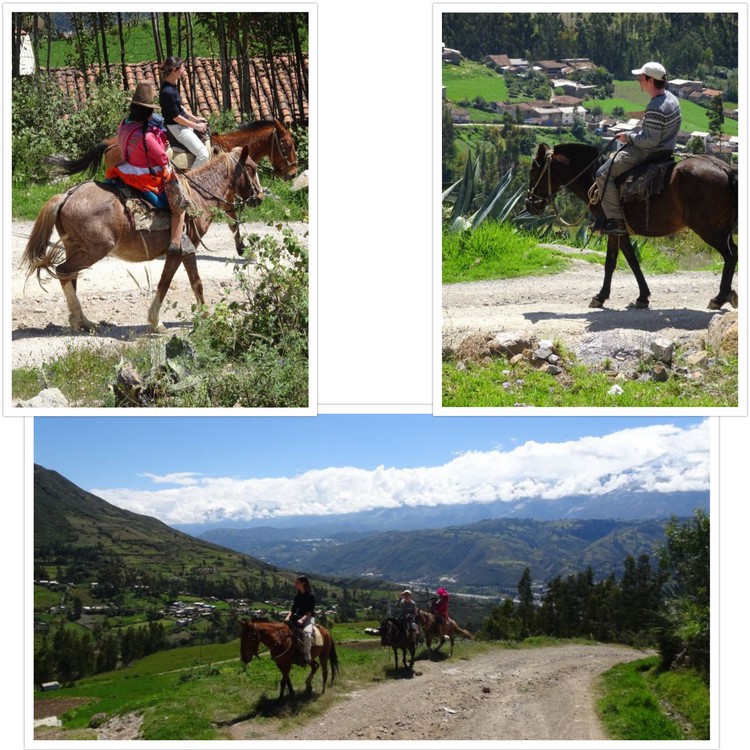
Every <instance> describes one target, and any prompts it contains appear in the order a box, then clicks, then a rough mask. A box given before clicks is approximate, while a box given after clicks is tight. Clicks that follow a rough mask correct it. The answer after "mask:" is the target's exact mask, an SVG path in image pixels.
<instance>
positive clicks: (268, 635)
mask: <svg viewBox="0 0 750 750" xmlns="http://www.w3.org/2000/svg"><path fill="white" fill-rule="evenodd" d="M416 623H417V625H418V627H419V632H421V633H422V634H423V636H424V639H425V642H426V643H427V648H428V649H430V650H431V649H432V642H433V641H434V640H436V641H438V644H437V647H436V648H435V651H438V650H439V649H440V647H441V646H442V645H443V643H444V641H445V639H446V638H447V639H449V640H450V644H451V650H450V653H451V655H452V654H453V644H454V641H455V639H456V636H459V635H460V636H462V637H464V638H473V636H472V635H471V633H469V632H468V631H467V630H464V629H463V628H461V627H459V626H458V624H457V623H456V621H455V620H453V619H451V618H448V621H447V622H445V623H441V622H439V621H438V620H437V619H436V618H435V616H434V615H433V614H432V613H431V612H426V611H424V610H421V609H420V610H417V617H416ZM315 627H316V628H317V629H318V631H319V633H320V636H321V639H322V644H321V645H315V644H313V646H312V648H311V650H310V657H311V663H310V674H308V675H307V679H306V680H305V687H306V690H307V692H308V693H310V692H312V682H313V677H315V674H316V673H317V671H318V669H320V670H321V672H322V675H323V690H322V692H324V693H325V691H326V684H327V683H328V682H329V665H330V684H333V680H334V678H335V677H336V675H338V672H339V659H338V655H337V653H336V645H335V644H334V642H333V638H332V637H331V633H330V631H329V630H328V629H327V628H324V627H323V626H322V625H316V626H315ZM379 633H380V637H381V644H382V645H383V646H390V647H391V648H393V653H394V657H395V660H396V669H398V651H399V650H402V652H403V665H404V668H407V664H406V652H407V651H408V652H409V654H410V662H409V665H408V668H411V667H413V666H414V654H415V651H416V647H417V642H418V631H417V630H412V629H408V628H403V627H402V626H401V625H400V624H399V623H398V622H397V621H396V620H394V619H393V618H388V619H386V620H383V622H382V623H381V624H380V628H379ZM261 644H263V645H264V646H265V647H266V648H267V649H268V652H269V654H270V655H271V659H272V660H273V662H274V664H275V665H276V666H277V668H278V669H279V671H280V672H281V685H280V690H279V701H281V700H283V698H284V693H285V692H288V693H289V695H290V696H293V695H294V688H293V687H292V681H291V679H290V677H289V673H290V671H291V669H292V667H293V666H294V665H297V666H301V667H306V666H307V664H306V662H305V660H304V658H303V655H302V651H301V644H300V643H299V642H298V640H297V639H296V638H295V634H294V631H293V630H292V628H291V627H290V626H289V625H288V624H287V623H285V622H270V621H268V620H241V621H240V659H241V660H242V662H243V663H244V664H249V663H250V662H251V661H252V660H253V659H256V658H260V653H259V649H260V646H261Z"/></svg>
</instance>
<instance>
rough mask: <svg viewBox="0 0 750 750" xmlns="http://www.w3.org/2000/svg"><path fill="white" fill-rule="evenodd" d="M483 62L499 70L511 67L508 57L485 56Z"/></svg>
mask: <svg viewBox="0 0 750 750" xmlns="http://www.w3.org/2000/svg"><path fill="white" fill-rule="evenodd" d="M484 61H485V63H486V64H487V65H493V66H494V67H495V68H498V69H500V70H502V69H505V68H510V67H511V62H510V58H509V57H508V55H487V56H486V57H485V58H484Z"/></svg>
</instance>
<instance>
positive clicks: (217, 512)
mask: <svg viewBox="0 0 750 750" xmlns="http://www.w3.org/2000/svg"><path fill="white" fill-rule="evenodd" d="M709 466H710V458H709V424H708V420H704V421H703V422H701V423H700V424H697V425H694V426H690V427H686V428H683V427H676V426H674V425H670V424H663V425H653V426H647V427H636V428H632V429H627V430H621V431H619V432H614V433H611V434H610V435H606V436H604V437H582V438H580V439H578V440H571V441H567V442H562V443H551V442H550V443H545V442H539V441H529V442H526V443H524V444H522V445H519V446H517V447H513V448H509V449H506V450H502V449H499V448H498V449H495V450H490V451H469V452H467V453H463V454H461V455H459V456H457V457H456V458H453V459H452V460H451V461H449V462H448V463H446V464H444V465H442V466H436V467H430V468H425V467H413V468H401V469H396V468H389V467H385V466H379V467H377V468H376V469H374V470H365V469H360V468H356V467H351V466H332V467H329V468H323V469H315V470H311V471H307V472H305V473H303V474H299V475H297V476H292V477H280V478H268V477H253V478H249V479H236V478H230V477H218V478H217V477H208V476H203V475H201V474H199V473H196V472H179V473H173V474H168V475H164V476H158V475H154V474H144V475H142V476H147V477H149V478H150V479H151V481H152V482H153V483H154V484H155V485H174V486H169V487H167V486H160V487H158V488H156V489H153V490H146V491H139V490H130V489H124V488H121V489H92V490H91V491H92V492H93V493H94V494H96V495H99V496H100V497H102V498H104V499H105V500H108V501H109V502H111V503H114V504H115V505H118V506H120V507H122V508H127V509H128V510H132V511H135V512H137V513H143V514H146V515H151V516H155V517H157V518H159V519H161V520H163V521H165V522H167V523H171V524H181V523H200V522H203V521H210V520H221V519H231V520H249V519H251V518H261V517H263V518H268V517H273V516H279V515H283V516H288V515H301V514H318V515H325V514H331V513H347V512H354V511H360V510H368V509H372V508H390V507H397V506H399V505H409V506H418V505H440V504H445V503H483V502H490V501H494V500H504V501H510V500H518V499H521V498H527V497H529V498H536V499H543V500H549V501H550V502H553V501H555V500H557V499H560V498H563V497H567V496H570V495H596V494H602V493H605V492H611V491H615V490H633V491H643V492H654V493H661V492H674V491H687V490H692V491H696V490H708V488H709V481H710V476H709Z"/></svg>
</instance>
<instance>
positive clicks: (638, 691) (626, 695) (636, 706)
mask: <svg viewBox="0 0 750 750" xmlns="http://www.w3.org/2000/svg"><path fill="white" fill-rule="evenodd" d="M657 664H658V657H655V656H654V657H650V658H648V659H641V660H639V661H634V662H630V663H628V664H619V665H618V666H616V667H614V668H613V669H611V670H609V671H608V672H606V673H605V674H604V675H603V676H602V678H601V682H600V685H601V690H602V691H603V696H602V697H601V698H600V699H599V701H598V703H597V709H598V712H599V716H600V718H601V720H602V723H603V724H604V726H605V727H606V729H607V732H608V733H609V735H610V736H611V737H612V738H613V739H616V740H707V739H710V726H709V718H710V710H709V709H710V705H709V692H708V688H707V687H706V685H705V684H704V683H703V681H702V680H701V679H700V678H699V677H698V676H697V675H696V674H695V673H692V672H668V673H664V674H659V673H658V672H657ZM667 706H668V707H669V714H670V715H669V716H668V715H667V713H666V712H665V708H666V707H667ZM674 717H679V718H678V719H676V718H674Z"/></svg>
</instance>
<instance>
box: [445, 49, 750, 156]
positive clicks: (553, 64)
mask: <svg viewBox="0 0 750 750" xmlns="http://www.w3.org/2000/svg"><path fill="white" fill-rule="evenodd" d="M442 59H443V63H445V64H451V65H460V64H461V61H462V59H463V56H462V55H461V52H460V51H459V50H455V49H449V48H447V47H445V45H443V53H442ZM483 62H484V64H486V65H487V66H488V67H490V68H492V69H494V70H496V71H497V72H498V74H500V75H503V76H505V77H506V80H508V78H509V77H511V76H513V77H517V78H519V79H522V80H523V79H528V78H530V77H531V76H540V75H541V76H545V77H546V79H547V81H548V83H549V87H550V89H551V91H552V95H551V97H550V98H549V100H533V101H502V102H501V101H493V102H487V103H486V106H487V107H488V111H491V112H494V113H496V114H498V115H505V114H510V115H511V116H512V117H513V118H514V119H515V121H516V122H517V123H518V124H523V125H526V126H535V127H549V128H565V127H572V126H573V125H574V124H575V123H576V122H582V123H583V124H584V125H585V127H586V128H587V129H588V130H590V131H592V132H594V133H596V134H597V135H600V136H602V137H607V138H609V137H614V136H617V135H618V134H620V133H623V132H629V131H632V130H637V129H638V128H639V127H640V126H641V122H642V115H643V113H642V112H640V113H629V114H630V115H631V116H627V117H622V118H617V117H611V116H610V117H608V116H604V115H603V113H602V111H601V110H602V108H601V105H597V104H596V102H595V100H594V99H593V97H594V95H595V93H596V92H597V90H598V89H599V88H600V87H599V86H597V85H595V84H593V83H585V82H582V81H580V80H575V78H579V77H584V78H585V76H581V72H582V71H601V70H604V69H603V67H602V66H600V65H598V64H597V63H596V62H594V61H593V60H590V59H589V58H586V57H579V58H564V59H562V60H560V61H557V60H534V61H530V60H526V59H523V58H512V57H510V56H508V55H507V54H492V55H487V56H486V57H485V58H484V60H483ZM667 89H668V90H669V91H671V92H672V93H673V94H674V95H675V96H677V97H679V98H680V99H685V100H688V101H691V102H694V103H695V104H698V105H700V106H704V107H707V106H708V105H709V104H710V103H711V102H712V101H713V100H715V99H716V97H723V94H724V92H722V91H720V90H717V89H712V88H708V87H706V86H705V85H704V84H703V82H701V81H692V80H686V79H681V78H674V79H671V80H668V82H667ZM443 98H444V99H445V98H446V94H445V86H444V87H443ZM587 100H588V101H589V105H590V106H588V107H587V106H584V102H586V101H587ZM450 113H451V118H452V120H453V122H454V123H455V124H457V125H469V124H473V122H472V119H471V112H470V111H469V110H468V109H466V108H465V107H460V106H459V107H456V106H453V107H451V111H450ZM723 114H724V117H726V118H730V119H734V120H736V119H737V109H736V105H732V107H724V108H723ZM632 115H635V116H632ZM638 115H640V116H638ZM694 139H699V140H700V142H701V143H702V148H701V150H702V151H703V152H705V153H714V154H724V155H726V154H736V153H737V151H738V149H739V139H738V136H735V135H727V134H724V133H722V134H712V133H710V132H708V131H691V132H687V131H681V132H680V133H679V135H678V138H677V146H676V151H678V152H679V151H687V150H690V149H689V148H688V143H690V142H691V141H693V142H695V141H694Z"/></svg>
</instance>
